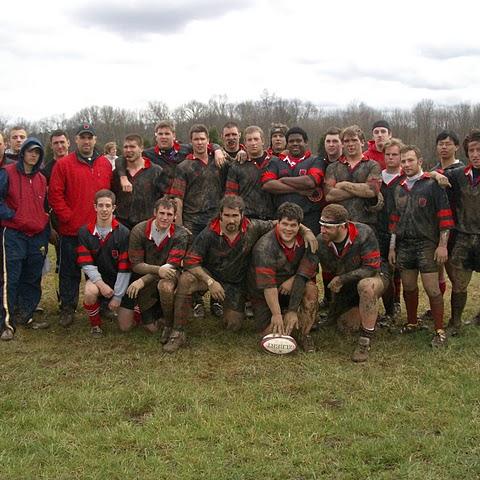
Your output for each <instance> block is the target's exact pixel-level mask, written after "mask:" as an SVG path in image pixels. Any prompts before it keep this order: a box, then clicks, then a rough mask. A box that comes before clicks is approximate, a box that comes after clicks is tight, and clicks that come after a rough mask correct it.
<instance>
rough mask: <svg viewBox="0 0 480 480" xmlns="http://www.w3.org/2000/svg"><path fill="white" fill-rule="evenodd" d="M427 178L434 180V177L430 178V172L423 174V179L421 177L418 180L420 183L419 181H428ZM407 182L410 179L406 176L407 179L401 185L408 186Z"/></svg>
mask: <svg viewBox="0 0 480 480" xmlns="http://www.w3.org/2000/svg"><path fill="white" fill-rule="evenodd" d="M427 178H432V177H431V176H430V173H428V172H423V175H422V176H421V177H419V178H418V179H417V181H418V180H425V179H427ZM407 180H408V177H407V176H406V175H405V178H404V179H403V180H402V181H401V182H400V185H401V186H402V187H405V186H407Z"/></svg>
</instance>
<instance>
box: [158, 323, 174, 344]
mask: <svg viewBox="0 0 480 480" xmlns="http://www.w3.org/2000/svg"><path fill="white" fill-rule="evenodd" d="M171 334H172V327H163V330H162V334H161V335H160V343H161V344H162V345H165V344H166V343H167V342H168V340H169V338H170V335H171Z"/></svg>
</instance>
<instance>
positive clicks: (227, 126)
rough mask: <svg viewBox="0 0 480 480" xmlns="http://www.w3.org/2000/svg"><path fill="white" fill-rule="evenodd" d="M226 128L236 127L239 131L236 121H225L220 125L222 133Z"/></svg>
mask: <svg viewBox="0 0 480 480" xmlns="http://www.w3.org/2000/svg"><path fill="white" fill-rule="evenodd" d="M226 128H236V129H237V130H238V133H240V127H239V126H238V123H237V122H232V121H229V122H227V123H226V124H225V125H224V126H223V127H222V134H223V131H224V130H225V129H226Z"/></svg>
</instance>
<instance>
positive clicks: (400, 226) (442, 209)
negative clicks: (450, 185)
mask: <svg viewBox="0 0 480 480" xmlns="http://www.w3.org/2000/svg"><path fill="white" fill-rule="evenodd" d="M407 180H408V179H407V178H404V179H403V180H402V181H401V182H399V184H398V185H397V186H396V187H395V191H394V195H393V197H394V204H395V207H394V210H393V212H392V214H391V215H390V225H389V230H390V232H391V233H396V235H397V239H399V240H401V239H402V238H406V239H427V240H430V241H431V242H434V243H438V240H439V237H440V231H441V230H450V229H451V228H453V227H454V222H453V217H452V211H451V210H450V205H449V203H448V198H447V194H446V192H445V190H444V189H443V188H441V187H439V186H438V184H437V182H436V181H435V180H433V179H432V178H430V176H429V175H428V173H424V174H423V175H422V177H420V178H419V179H418V180H417V181H416V182H415V183H414V185H413V187H412V188H411V189H409V187H408V185H407Z"/></svg>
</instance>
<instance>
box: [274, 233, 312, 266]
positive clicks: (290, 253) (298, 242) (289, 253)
mask: <svg viewBox="0 0 480 480" xmlns="http://www.w3.org/2000/svg"><path fill="white" fill-rule="evenodd" d="M275 237H276V239H277V242H278V244H279V245H280V247H281V248H282V250H283V253H284V254H285V256H286V257H287V260H288V261H289V262H291V261H292V260H293V259H294V257H295V250H296V249H297V248H299V247H303V245H305V241H304V240H303V237H302V236H301V235H300V233H297V236H296V237H295V243H294V244H293V246H292V247H288V246H287V245H285V243H284V242H283V240H282V239H281V238H280V233H279V231H278V225H276V226H275Z"/></svg>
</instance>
